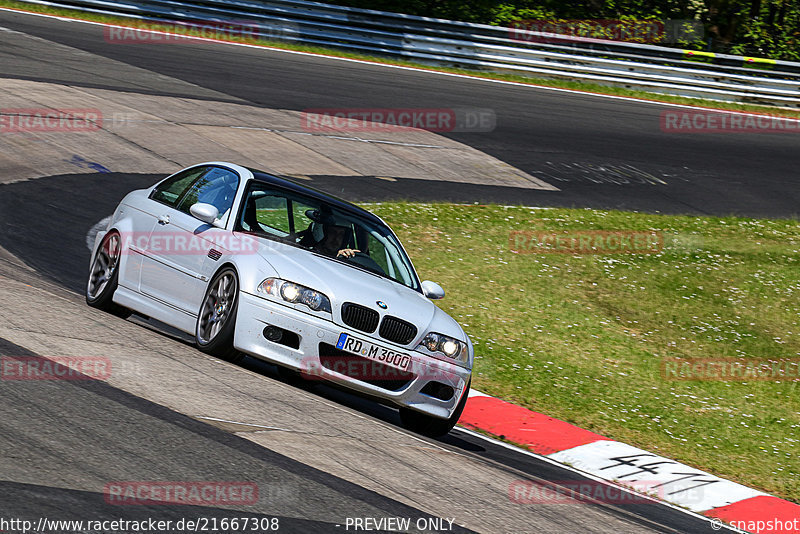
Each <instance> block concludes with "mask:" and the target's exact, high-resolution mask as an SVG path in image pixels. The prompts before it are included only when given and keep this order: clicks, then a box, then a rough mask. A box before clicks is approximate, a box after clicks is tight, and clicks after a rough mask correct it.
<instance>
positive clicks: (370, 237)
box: [236, 181, 419, 290]
mask: <svg viewBox="0 0 800 534" xmlns="http://www.w3.org/2000/svg"><path fill="white" fill-rule="evenodd" d="M242 206H243V207H242V209H241V211H240V214H239V219H238V221H237V224H236V228H237V230H241V231H245V232H250V233H253V234H255V235H259V236H263V237H267V238H270V239H273V240H277V241H281V242H283V243H287V244H290V245H294V246H297V247H301V248H305V249H308V250H311V251H313V252H316V253H318V254H321V255H323V256H327V257H329V258H331V259H334V260H336V261H340V262H342V263H345V264H347V265H350V266H352V267H356V268H360V269H364V270H367V271H370V272H372V273H375V274H378V275H380V276H383V277H386V278H389V279H391V280H394V281H395V282H399V283H401V284H403V285H405V286H407V287H410V288H412V289H417V290H418V289H419V281H418V280H417V276H416V273H415V272H414V268H413V267H412V266H411V261H410V260H409V259H408V256H407V255H406V253H405V251H404V250H403V247H402V246H401V245H400V242H399V241H398V239H397V237H396V236H395V235H394V234H393V233H392V231H391V230H390V229H389V228H388V227H386V226H385V225H383V224H380V223H379V222H377V221H373V220H370V219H367V218H365V217H361V216H359V215H358V214H355V213H352V212H349V211H344V210H341V209H338V208H337V207H335V206H333V205H331V204H328V203H326V202H325V201H324V200H322V199H318V198H314V197H311V196H304V195H301V194H299V193H296V192H293V191H285V190H282V189H279V188H276V187H274V186H272V185H271V184H267V183H261V182H258V181H252V182H251V183H250V185H249V186H248V189H247V192H246V193H245V196H244V198H243V200H242Z"/></svg>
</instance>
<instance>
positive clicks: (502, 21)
mask: <svg viewBox="0 0 800 534" xmlns="http://www.w3.org/2000/svg"><path fill="white" fill-rule="evenodd" d="M329 1H330V2H331V3H334V4H339V5H347V6H352V7H359V8H365V9H378V10H383V11H393V12H397V13H407V14H411V15H418V16H423V17H436V18H444V19H451V20H460V21H465V22H476V23H483V24H492V25H496V26H508V25H509V24H510V23H512V22H514V21H525V20H548V21H556V20H559V21H565V20H580V19H605V20H652V19H656V20H662V21H665V20H676V19H677V20H685V21H687V22H691V21H696V22H698V23H701V24H702V26H703V28H704V33H705V38H704V39H702V38H701V39H697V38H694V37H692V38H679V39H678V40H677V42H676V43H672V44H671V46H676V47H681V48H692V49H698V50H700V49H710V50H712V51H715V52H723V53H731V54H739V55H748V56H757V57H766V58H771V59H783V60H789V61H800V3H798V2H796V1H795V0H592V1H591V2H575V1H562V0H518V1H507V0H506V1H502V2H496V1H491V0H433V1H422V0H411V1H408V0H402V1H401V0H329Z"/></svg>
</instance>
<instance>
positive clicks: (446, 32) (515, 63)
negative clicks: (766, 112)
mask: <svg viewBox="0 0 800 534" xmlns="http://www.w3.org/2000/svg"><path fill="white" fill-rule="evenodd" d="M23 1H25V2H28V3H32V4H41V5H48V6H54V7H65V8H70V9H76V10H80V11H86V12H92V13H98V14H108V15H118V16H122V17H128V18H131V19H136V20H142V21H162V22H163V21H169V22H170V23H176V24H181V23H182V22H181V21H183V23H187V24H191V25H196V24H202V23H206V22H207V23H211V24H213V23H216V24H219V23H223V24H228V25H229V26H230V27H231V28H235V27H236V26H237V25H239V26H240V27H241V28H242V30H241V31H242V33H245V32H246V33H253V28H254V27H255V28H258V29H259V34H260V35H261V36H262V37H267V38H270V39H273V40H283V41H289V42H295V43H302V44H310V45H319V46H326V47H335V48H341V49H345V50H351V51H356V52H364V53H370V54H378V55H388V56H393V57H398V58H402V59H408V60H413V61H417V62H421V63H427V64H438V65H449V66H457V67H465V68H470V69H482V70H491V71H499V72H512V73H517V74H527V75H531V76H535V77H543V78H556V79H563V80H581V81H589V82H594V83H598V84H603V85H612V86H618V87H627V88H631V89H640V90H645V91H653V92H659V93H667V94H675V95H682V96H689V97H702V98H708V99H715V100H727V101H737V102H749V103H757V104H767V105H779V106H787V107H800V63H792V62H787V61H772V60H764V59H758V58H746V57H740V56H731V55H723V54H709V53H705V52H692V51H687V50H679V49H674V48H666V47H662V46H654V45H646V44H637V43H628V42H616V41H606V40H600V39H584V38H575V37H568V36H558V35H555V34H543V33H537V32H527V33H523V34H519V33H512V30H511V29H510V28H503V27H497V26H488V25H482V24H470V23H465V22H455V21H447V20H441V19H431V18H424V17H416V16H412V15H403V14H398V13H387V12H382V11H374V10H366V9H357V8H350V7H344V6H335V5H331V4H323V3H318V2H307V1H303V0H269V1H255V0H230V1H228V0H198V1H194V2H181V1H174V0H133V1H128V2H112V1H106V0H55V1H50V0H23ZM514 32H519V30H514ZM526 37H530V38H532V40H526V39H525V38H526ZM542 41H546V42H542Z"/></svg>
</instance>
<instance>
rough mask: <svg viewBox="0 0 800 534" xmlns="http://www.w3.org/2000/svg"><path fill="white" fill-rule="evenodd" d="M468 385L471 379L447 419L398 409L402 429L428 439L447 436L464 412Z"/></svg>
mask: <svg viewBox="0 0 800 534" xmlns="http://www.w3.org/2000/svg"><path fill="white" fill-rule="evenodd" d="M470 384H472V379H470V380H469V382H467V387H466V388H465V389H464V393H463V394H462V395H461V400H460V401H458V406H456V410H455V411H454V412H453V415H451V416H450V417H449V418H448V419H439V418H438V417H433V416H431V415H427V414H424V413H420V412H417V411H415V410H412V409H410V408H400V422H401V423H402V424H403V427H404V428H407V429H408V430H411V431H412V432H416V433H417V434H422V435H423V436H428V437H429V438H440V437H443V436H445V435H447V433H448V432H450V431H451V430H452V429H453V427H454V426H456V423H458V420H459V419H460V418H461V414H462V413H463V412H464V406H466V405H467V397H469V388H470Z"/></svg>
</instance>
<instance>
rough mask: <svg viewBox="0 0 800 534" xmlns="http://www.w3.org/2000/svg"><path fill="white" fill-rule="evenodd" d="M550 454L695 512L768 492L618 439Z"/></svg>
mask: <svg viewBox="0 0 800 534" xmlns="http://www.w3.org/2000/svg"><path fill="white" fill-rule="evenodd" d="M548 456H549V457H550V458H552V459H553V460H556V461H558V462H563V463H568V464H570V465H572V466H574V467H577V468H579V469H581V470H582V471H586V472H589V473H592V474H594V475H597V476H599V477H601V478H604V479H606V480H614V481H618V482H619V483H621V484H625V483H631V484H632V485H634V486H636V487H646V488H647V489H648V490H651V491H653V492H655V494H656V495H658V497H659V498H660V499H664V500H667V501H669V502H671V503H673V504H677V505H678V506H683V507H685V508H688V509H690V510H693V511H695V512H703V511H706V510H713V509H714V508H720V507H722V506H727V505H729V504H732V503H735V502H739V501H742V500H745V499H749V498H751V497H758V496H760V495H767V494H766V493H764V492H761V491H757V490H754V489H751V488H748V487H746V486H742V485H741V484H737V483H735V482H731V481H730V480H725V479H723V478H719V477H718V476H715V475H712V474H710V473H706V472H704V471H700V470H699V469H695V468H694V467H689V466H688V465H685V464H682V463H679V462H676V461H675V460H671V459H669V458H665V457H664V456H659V455H657V454H653V453H651V452H648V451H645V450H643V449H639V448H637V447H633V446H632V445H628V444H626V443H620V442H618V441H595V442H593V443H587V444H586V445H580V446H578V447H574V448H572V449H567V450H564V451H559V452H556V453H554V454H550V455H548Z"/></svg>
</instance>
